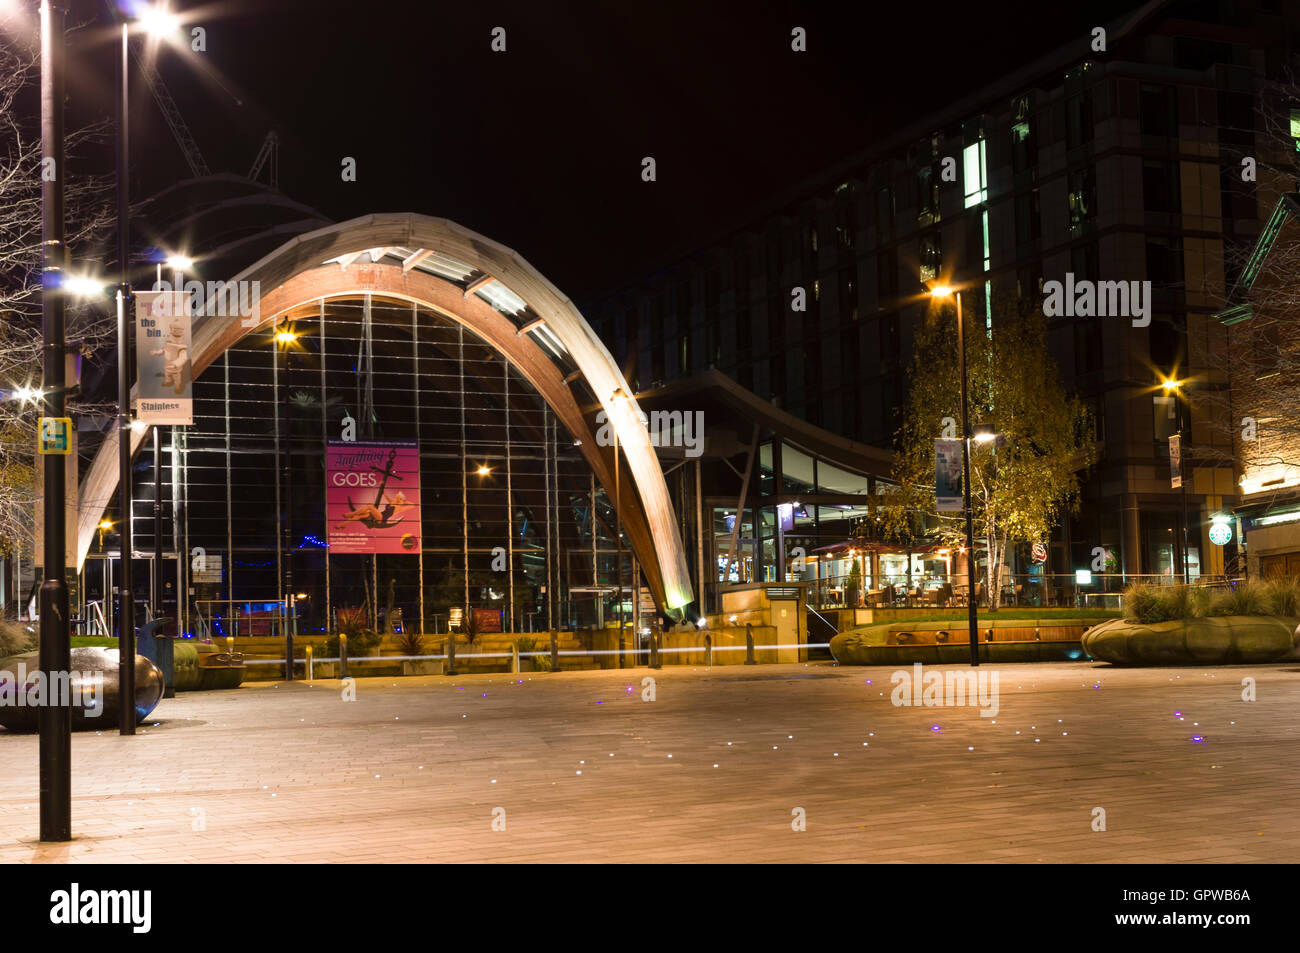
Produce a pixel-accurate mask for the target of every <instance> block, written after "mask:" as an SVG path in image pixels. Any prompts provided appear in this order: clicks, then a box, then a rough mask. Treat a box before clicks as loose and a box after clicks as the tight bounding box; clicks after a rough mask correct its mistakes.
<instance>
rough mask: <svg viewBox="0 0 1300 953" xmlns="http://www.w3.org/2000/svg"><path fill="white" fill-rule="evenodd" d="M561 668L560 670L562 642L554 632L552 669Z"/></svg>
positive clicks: (552, 635)
mask: <svg viewBox="0 0 1300 953" xmlns="http://www.w3.org/2000/svg"><path fill="white" fill-rule="evenodd" d="M559 670H560V642H559V640H558V639H557V638H556V637H555V633H554V632H552V633H551V671H552V672H558V671H559Z"/></svg>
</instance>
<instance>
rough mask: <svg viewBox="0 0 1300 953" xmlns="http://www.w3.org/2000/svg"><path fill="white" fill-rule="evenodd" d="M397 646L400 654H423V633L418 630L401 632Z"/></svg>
mask: <svg viewBox="0 0 1300 953" xmlns="http://www.w3.org/2000/svg"><path fill="white" fill-rule="evenodd" d="M397 647H398V649H399V650H400V651H401V654H402V655H423V654H424V634H423V633H420V632H403V633H402V637H401V638H399V639H398V640H397Z"/></svg>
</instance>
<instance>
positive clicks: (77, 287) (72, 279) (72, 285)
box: [59, 275, 107, 298]
mask: <svg viewBox="0 0 1300 953" xmlns="http://www.w3.org/2000/svg"><path fill="white" fill-rule="evenodd" d="M59 287H61V288H62V289H63V290H64V291H66V292H67V293H68V294H70V295H76V296H77V297H79V298H94V297H98V296H100V295H102V294H103V293H104V289H105V288H106V287H107V286H106V285H105V284H104V282H102V281H99V280H97V279H95V278H90V277H88V276H86V275H64V276H63V280H62V281H60V282H59Z"/></svg>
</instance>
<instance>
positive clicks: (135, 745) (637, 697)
mask: <svg viewBox="0 0 1300 953" xmlns="http://www.w3.org/2000/svg"><path fill="white" fill-rule="evenodd" d="M939 668H943V669H948V668H951V669H953V670H955V671H959V670H961V667H960V666H942V667H939ZM927 670H928V669H927ZM984 670H985V671H987V672H994V671H996V672H997V673H998V675H999V686H1000V694H999V705H1000V710H999V711H998V714H997V716H996V718H988V717H981V716H980V711H979V709H978V708H977V707H896V706H894V705H893V704H891V701H890V694H891V684H890V677H891V675H892V673H893V672H894V671H895V669H893V668H846V667H836V666H834V665H832V664H830V663H824V664H811V665H772V666H761V667H743V666H735V667H721V668H713V669H704V668H698V669H690V668H681V669H674V668H667V669H663V670H661V671H655V672H651V671H650V670H648V669H630V670H625V671H621V672H614V671H605V672H601V671H594V672H574V673H558V674H538V675H527V674H525V675H515V676H506V675H481V676H470V677H460V678H449V677H437V678H435V677H430V678H405V679H396V680H394V679H391V678H390V679H359V680H358V681H357V682H356V685H355V688H356V700H355V701H344V700H343V698H342V697H341V696H342V693H341V691H340V683H339V682H337V681H317V682H316V683H315V684H314V685H308V684H305V683H302V682H296V683H292V684H277V683H260V684H252V685H248V686H246V687H243V688H240V689H238V690H236V691H226V692H208V693H187V694H184V695H181V696H179V697H177V698H174V699H167V700H164V701H163V702H162V703H161V704H160V705H159V707H158V709H157V711H156V712H155V713H154V716H152V717H151V718H150V719H149V721H148V722H147V723H146V724H144V725H143V726H142V728H141V733H140V734H139V735H138V736H137V737H135V738H121V737H119V736H118V735H117V734H116V732H115V731H114V730H112V729H113V726H111V725H109V726H106V729H107V730H105V731H104V732H102V733H95V732H82V733H77V734H75V735H74V737H73V749H72V751H73V791H74V798H73V833H74V838H75V839H74V840H73V841H72V842H70V843H67V844H60V845H48V846H47V845H41V844H38V843H37V842H36V839H35V838H36V833H37V826H38V825H37V819H38V818H37V738H36V736H34V735H3V734H0V756H2V757H3V760H4V764H5V766H6V771H5V773H4V776H3V778H2V779H0V859H2V860H4V861H7V862H26V861H36V862H62V861H73V862H76V861H89V862H150V863H157V862H192V861H203V862H214V861H215V862H226V861H234V862H244V861H248V862H268V861H270V862H275V861H298V862H301V861H305V862H350V861H367V862H370V861H404V862H458V861H522V862H530V861H566V862H605V861H618V862H621V861H630V862H658V861H685V862H709V861H732V862H763V861H829V862H860V861H865V862H875V863H881V862H885V863H887V862H911V861H939V862H951V861H986V862H987V861H992V862H996V861H1018V862H1081V863H1089V862H1142V863H1153V862H1250V861H1287V862H1290V861H1293V860H1294V859H1295V857H1296V856H1298V855H1300V811H1298V810H1297V804H1296V799H1297V797H1296V793H1297V786H1296V778H1297V776H1300V722H1298V720H1297V717H1296V711H1297V710H1298V709H1300V665H1297V664H1296V663H1294V662H1292V663H1282V664H1278V665H1272V666H1250V667H1222V668H1206V669H1200V668H1181V669H1142V670H1118V669H1112V668H1109V667H1106V666H1101V665H1093V664H1079V663H1075V664H1022V665H1003V666H985V667H984ZM651 676H652V677H653V678H654V679H655V682H654V685H653V688H654V693H653V694H654V700H653V701H646V700H643V694H645V689H644V688H643V682H642V680H643V679H644V678H646V677H651ZM1247 676H1249V677H1252V678H1254V679H1255V681H1256V688H1255V691H1256V700H1255V701H1244V700H1243V699H1242V679H1243V678H1245V677H1247ZM498 808H500V809H501V810H497V809H498ZM1096 808H1102V809H1104V812H1105V827H1106V829H1105V830H1104V831H1095V830H1093V827H1094V825H1096V824H1097V823H1098V822H1097V821H1095V820H1094V816H1095V811H1094V809H1096ZM797 809H802V814H801V813H800V812H799V811H798V810H797ZM801 816H802V818H803V821H804V823H803V825H800V824H799V823H798V822H799V819H800V817H801ZM798 826H804V827H805V828H806V829H804V830H795V829H794V828H795V827H798ZM494 828H497V829H494ZM499 828H504V829H499Z"/></svg>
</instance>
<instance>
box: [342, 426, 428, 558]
mask: <svg viewBox="0 0 1300 953" xmlns="http://www.w3.org/2000/svg"><path fill="white" fill-rule="evenodd" d="M325 453H326V459H325V479H326V481H327V487H328V492H327V496H326V499H325V517H326V520H327V521H328V524H327V525H328V530H329V546H330V552H331V553H335V554H339V553H411V554H413V555H414V554H418V553H419V551H420V450H419V447H418V446H417V445H416V444H415V442H414V441H410V440H396V441H391V440H390V441H379V440H358V441H356V442H354V443H344V442H343V441H341V440H331V441H329V444H328V446H327V448H326V451H325Z"/></svg>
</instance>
